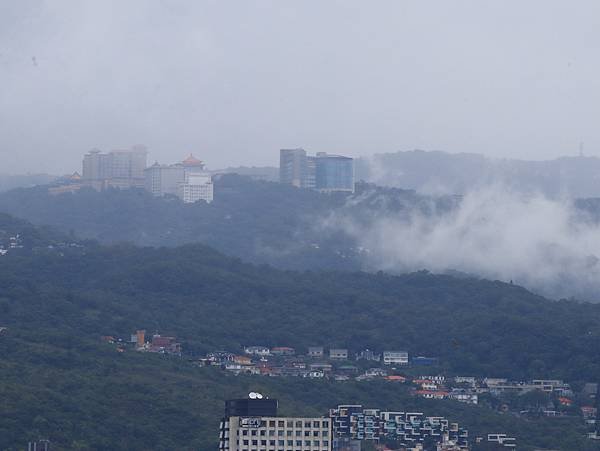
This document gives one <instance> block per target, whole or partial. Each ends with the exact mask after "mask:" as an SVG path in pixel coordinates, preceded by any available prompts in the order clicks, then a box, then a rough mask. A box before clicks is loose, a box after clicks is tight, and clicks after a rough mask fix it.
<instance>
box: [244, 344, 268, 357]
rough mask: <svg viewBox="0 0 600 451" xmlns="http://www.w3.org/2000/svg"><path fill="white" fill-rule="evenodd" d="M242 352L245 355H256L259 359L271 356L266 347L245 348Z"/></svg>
mask: <svg viewBox="0 0 600 451" xmlns="http://www.w3.org/2000/svg"><path fill="white" fill-rule="evenodd" d="M244 352H245V353H246V354H250V355H257V356H261V357H264V356H268V355H270V354H271V350H270V349H269V348H267V347H266V346H247V347H245V348H244Z"/></svg>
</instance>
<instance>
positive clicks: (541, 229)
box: [323, 185, 600, 301]
mask: <svg viewBox="0 0 600 451" xmlns="http://www.w3.org/2000/svg"><path fill="white" fill-rule="evenodd" d="M323 227H325V228H326V229H328V230H338V231H343V232H345V233H347V234H349V235H351V236H352V237H354V238H355V239H356V240H357V241H358V243H360V245H361V246H363V247H364V248H365V250H366V251H365V253H364V255H365V256H366V257H365V258H366V261H365V264H366V265H367V266H368V267H369V269H375V270H377V269H381V270H387V271H392V272H405V271H414V270H420V269H426V270H429V271H432V272H437V273H443V272H447V271H460V272H465V273H469V274H473V275H477V276H481V277H485V278H491V279H500V280H503V281H511V280H512V281H513V282H514V283H516V284H519V285H523V286H525V287H527V288H529V289H532V290H534V291H536V292H538V293H541V294H544V295H547V296H550V297H554V298H560V297H571V296H575V297H577V298H581V299H586V300H590V301H600V264H599V260H598V256H600V226H599V225H598V223H597V222H594V221H591V220H590V219H589V217H588V216H587V214H586V213H585V212H583V211H582V210H581V209H576V208H575V206H574V205H573V204H572V203H571V202H570V201H568V200H554V199H550V198H548V197H546V196H543V195H524V194H522V193H518V192H516V191H511V190H509V189H507V188H506V187H504V186H502V185H493V186H488V187H486V188H483V189H480V190H474V191H471V192H469V193H468V194H467V195H466V196H465V197H464V198H463V199H462V201H460V202H458V204H457V206H456V208H454V209H449V210H446V211H443V212H437V213H436V214H433V215H431V214H422V213H420V212H419V211H417V210H412V211H410V212H409V214H408V215H407V212H406V211H402V212H400V213H385V214H381V212H379V214H377V215H373V216H372V217H371V218H370V220H368V221H364V220H362V221H360V222H359V221H357V220H356V219H355V218H354V217H352V216H351V215H345V214H344V213H343V210H340V211H337V212H335V213H333V214H332V215H331V216H330V217H329V218H328V219H327V220H325V221H324V222H323Z"/></svg>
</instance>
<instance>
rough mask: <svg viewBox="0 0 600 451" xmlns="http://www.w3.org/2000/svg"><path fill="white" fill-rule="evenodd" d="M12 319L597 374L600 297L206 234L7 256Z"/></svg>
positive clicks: (102, 331) (6, 314) (190, 341)
mask: <svg viewBox="0 0 600 451" xmlns="http://www.w3.org/2000/svg"><path fill="white" fill-rule="evenodd" d="M0 287H1V292H0V312H1V313H2V321H3V322H4V323H5V325H7V326H11V327H19V328H26V329H28V330H31V329H35V328H37V327H41V326H42V325H43V324H48V323H51V324H54V325H56V326H57V327H60V328H61V329H62V330H69V331H72V332H73V333H76V334H80V335H82V336H87V337H98V336H100V335H117V336H124V335H127V334H128V333H130V332H131V331H133V330H135V329H136V328H145V329H148V330H159V331H163V332H168V333H172V334H175V335H177V336H178V337H179V338H181V339H182V340H184V343H185V345H186V349H188V350H190V351H198V352H200V351H207V350H211V349H215V348H227V349H239V348H240V347H241V346H242V345H247V344H256V343H258V344H264V345H270V346H277V345H279V346H284V345H289V346H293V347H296V348H299V349H305V348H306V347H307V346H312V345H319V344H322V345H332V346H334V345H335V346H344V347H349V348H351V349H356V350H359V349H362V348H370V349H379V350H381V349H383V348H386V349H394V348H401V349H407V350H409V351H410V352H411V354H414V355H433V356H437V357H440V359H441V361H442V362H443V365H444V367H446V368H447V369H448V370H451V371H453V372H461V373H472V374H477V375H490V374H495V375H498V376H504V377H512V378H515V379H521V378H536V377H556V378H565V379H569V380H576V381H587V380H595V379H597V378H599V377H600V305H594V304H585V303H576V302H570V301H561V302H552V301H548V300H547V299H544V298H542V297H539V296H536V295H533V294H531V293H530V292H528V291H526V290H524V289H523V288H520V287H517V286H514V285H510V284H505V283H501V282H491V281H484V280H477V279H457V278H453V277H448V276H435V275H431V274H428V273H426V272H420V273H413V274H407V275H403V276H390V275H386V274H383V273H378V274H368V273H335V272H290V271H280V270H276V269H273V268H270V267H266V266H254V265H250V264H246V263H242V262H241V261H240V260H236V259H232V258H228V257H224V256H222V255H221V254H219V253H217V252H215V251H213V250H211V249H208V248H206V247H204V246H200V245H188V246H184V247H180V248H174V249H168V248H157V249H154V248H136V247H133V246H118V247H108V248H102V247H98V248H93V247H90V248H89V249H87V250H86V254H85V255H83V256H80V255H76V254H73V255H62V254H43V255H34V256H32V257H28V256H14V257H10V255H9V256H5V258H4V259H2V261H1V262H0Z"/></svg>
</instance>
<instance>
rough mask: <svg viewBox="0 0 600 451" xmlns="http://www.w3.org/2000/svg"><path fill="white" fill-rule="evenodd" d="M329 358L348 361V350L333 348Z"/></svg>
mask: <svg viewBox="0 0 600 451" xmlns="http://www.w3.org/2000/svg"><path fill="white" fill-rule="evenodd" d="M329 358H330V359H331V360H347V359H348V350H347V349H342V348H331V349H330V350H329Z"/></svg>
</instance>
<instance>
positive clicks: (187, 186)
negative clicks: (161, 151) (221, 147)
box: [145, 155, 213, 203]
mask: <svg viewBox="0 0 600 451" xmlns="http://www.w3.org/2000/svg"><path fill="white" fill-rule="evenodd" d="M145 176H146V183H145V186H146V190H147V191H149V192H150V193H152V194H153V195H154V196H164V195H165V194H172V195H175V196H177V197H179V198H180V199H181V200H183V202H185V203H193V202H197V201H199V200H204V201H206V202H208V203H210V202H212V200H213V183H212V177H211V175H210V173H208V172H205V171H204V163H202V161H200V160H198V159H196V158H194V156H193V155H190V156H189V157H188V158H186V159H185V160H183V161H182V162H181V163H177V164H171V165H165V164H158V163H155V164H153V165H152V166H150V167H149V168H148V169H146V171H145Z"/></svg>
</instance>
